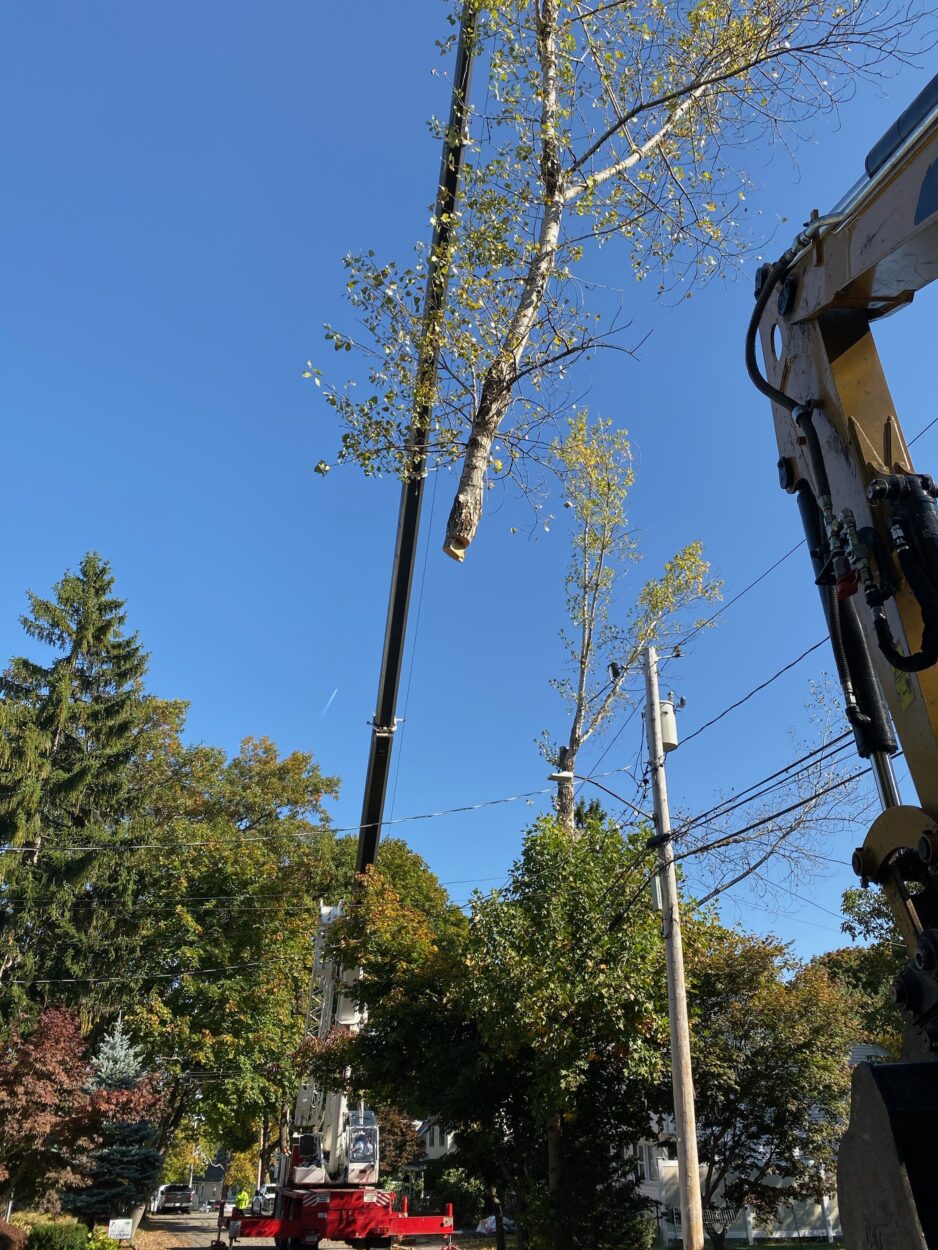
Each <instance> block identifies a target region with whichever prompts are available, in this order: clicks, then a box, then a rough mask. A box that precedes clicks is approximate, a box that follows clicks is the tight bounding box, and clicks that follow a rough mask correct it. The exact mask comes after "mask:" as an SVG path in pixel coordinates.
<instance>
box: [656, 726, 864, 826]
mask: <svg viewBox="0 0 938 1250" xmlns="http://www.w3.org/2000/svg"><path fill="white" fill-rule="evenodd" d="M852 737H853V731H852V730H847V732H846V733H844V734H841V735H840V737H838V738H834V739H833V741H831V742H825V743H823V744H822V745H821V746H819V747H815V749H814V750H813V751H808V752H807V753H806V754H805V755H802V756H801V757H800V759H797V760H792V762H791V763H790V764H786V765H785V767H784V768H780V769H778V771H777V772H774V773H769V775H768V776H767V777H763V778H762V780H761V781H756V782H754V783H753V784H752V785H751V786H746V787H745V789H743V790H739V791H737V792H736V794H731V795H729V796H728V798H726V799H724V800H723V802H722V803H717V804H716V806H715V807H711V808H710V809H709V810H708V811H705V812H701V813H700V814H699V815H697V816H693V817H690V818H689V819H688V820H687V821H685V822H684V823H683V824H682V825H680V826H679V827H678V829H677V830H676V832H677V833H683V832H685V831H686V830H688V829H691V828H694V827H695V826H697V825H702V824H703V823H704V822H705V821H707V820H710V819H714V818H717V817H723V816H727V815H729V813H730V812H733V811H736V809H737V808H739V807H746V806H748V805H749V804H750V803H754V802H755V801H756V799H761V798H765V796H766V795H767V794H771V793H772V791H773V790H779V789H782V788H783V787H785V786H787V785H789V784H790V783H791V782H792V781H795V780H796V779H797V778H798V777H800V776H802V775H803V774H804V773H806V772H809V771H810V769H811V768H813V767H814V766H815V765H817V764H820V763H822V762H824V761H825V760H828V759H831V758H833V756H835V755H838V754H839V753H840V752H841V751H843V750H844V748H845V747H846V746H847V745H848V743H847V742H846V739H847V738H852ZM805 761H808V763H807V764H805ZM798 765H804V767H801V768H799V767H798ZM793 769H797V771H794V772H793V771H792V770H793ZM776 778H780V780H777V781H776V780H775V779H776ZM769 782H774V784H772V785H768V784H767V783H769ZM762 786H764V787H765V789H760V787H762ZM753 791H755V793H752V792H753ZM747 794H748V795H749V797H748V798H743V795H747ZM733 800H736V801H735V802H734V801H733Z"/></svg>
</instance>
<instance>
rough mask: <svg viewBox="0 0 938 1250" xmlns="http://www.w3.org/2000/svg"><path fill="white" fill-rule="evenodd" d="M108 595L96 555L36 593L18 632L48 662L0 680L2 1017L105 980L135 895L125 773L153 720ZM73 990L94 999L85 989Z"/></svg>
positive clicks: (137, 656) (15, 668)
mask: <svg viewBox="0 0 938 1250" xmlns="http://www.w3.org/2000/svg"><path fill="white" fill-rule="evenodd" d="M113 588H114V578H113V576H112V574H111V571H110V568H109V566H108V564H107V563H106V561H104V560H103V559H102V558H101V557H100V556H99V555H97V554H96V553H93V552H92V553H90V554H88V555H86V556H85V557H84V558H83V560H82V561H81V563H80V565H79V567H78V570H77V572H72V571H68V572H66V574H65V576H64V577H63V578H62V580H61V581H60V582H58V583H57V584H56V585H55V587H54V588H53V594H52V596H51V597H49V598H43V597H41V596H40V595H37V594H33V593H32V592H30V593H29V612H28V614H26V615H24V616H23V617H22V618H21V623H22V625H23V628H24V630H25V631H26V634H27V635H28V636H29V638H30V639H31V640H33V641H34V642H35V643H38V644H41V646H43V647H45V648H48V649H50V650H51V651H52V656H51V657H49V658H48V659H45V657H42V656H40V658H38V659H37V658H32V657H27V656H17V657H15V658H14V659H12V660H11V661H10V663H9V665H8V666H7V669H6V671H5V672H3V674H2V675H0V845H2V846H4V847H6V848H8V849H9V851H10V852H11V853H9V854H7V855H6V856H4V861H5V863H4V868H5V880H4V891H3V901H4V904H5V906H4V907H3V909H2V911H0V981H2V982H3V983H4V998H5V1000H6V1001H5V1003H4V1004H3V1005H4V1006H5V1007H6V1008H7V1011H9V1010H10V1007H11V1003H12V1002H13V1001H15V1000H16V999H17V998H22V996H23V995H24V994H28V996H29V997H32V998H34V999H39V1000H40V1001H41V1000H43V999H44V998H45V997H46V993H45V990H44V989H43V988H42V987H41V985H40V984H39V983H40V982H41V981H42V980H43V979H46V978H63V977H81V976H83V975H88V973H89V970H91V969H94V971H95V972H96V973H98V974H102V973H106V972H107V970H108V966H109V965H110V966H111V967H113V966H114V960H115V957H117V956H118V954H119V952H120V943H121V938H122V930H121V924H120V921H121V917H122V916H125V915H126V913H125V910H124V908H123V906H115V905H114V904H115V903H122V902H123V901H125V900H126V899H128V898H130V897H131V896H132V888H131V886H132V877H133V872H134V862H133V860H128V859H127V857H126V856H123V857H122V856H121V854H120V851H119V844H120V840H121V831H122V828H123V827H124V826H125V825H126V822H127V820H128V817H129V816H130V815H131V813H132V810H133V803H134V797H133V795H132V794H131V793H130V791H129V778H130V769H129V765H130V762H131V760H132V758H133V755H134V752H135V750H136V746H137V738H138V734H139V730H140V727H141V724H142V723H143V720H144V717H145V709H146V701H145V700H144V698H143V693H142V679H143V675H144V673H145V671H146V663H147V657H146V655H145V653H144V652H143V650H142V648H141V645H140V642H139V639H138V638H137V635H136V634H130V635H128V634H126V633H125V624H126V614H125V612H124V603H123V601H122V600H121V599H119V598H117V597H116V596H115V595H114V593H113ZM43 660H45V662H43ZM76 847H91V848H92V849H91V850H90V851H78V852H77V851H76V850H75V849H74V848H76ZM14 983H19V984H18V985H16V984H14ZM57 988H58V987H57ZM73 990H74V992H75V998H76V999H79V998H80V999H82V1001H85V994H86V990H87V987H86V986H81V985H77V986H74V987H73ZM66 992H67V991H66ZM57 997H58V998H59V1000H60V1001H61V998H62V997H63V995H61V994H60V995H58V996H57ZM0 1001H2V1000H0Z"/></svg>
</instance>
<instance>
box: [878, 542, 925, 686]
mask: <svg viewBox="0 0 938 1250" xmlns="http://www.w3.org/2000/svg"><path fill="white" fill-rule="evenodd" d="M898 557H899V565H900V567H901V569H902V573H903V575H904V577H905V579H906V581H907V582H908V583H909V589H910V590H911V591H912V594H913V595H914V596H915V598H916V599H917V600H918V605H919V608H920V609H921V612H922V626H923V628H922V646H921V650H919V651H916V652H915V653H914V654H912V655H903V654H902V652H901V651H900V650H899V648H898V646H897V645H896V640H895V638H893V636H892V630H891V629H890V628H889V622H888V621H887V619H886V615H885V613H884V612H883V611H882V610H881V609H880V611H879V612H878V613H877V615H876V618H875V620H874V622H873V625H874V628H875V630H876V641H877V642H878V643H879V649H880V651H882V653H883V655H884V656H885V657H886V659H887V660H888V661H889V663H890V664H891V665H892V666H893V668H897V669H899V671H900V672H902V673H921V672H922V671H923V670H924V669H926V668H931V667H932V665H933V664H938V595H936V593H935V589H934V587H933V586H932V584H931V580H930V579H929V577H928V575H927V573H926V571H925V570H924V569H923V568H922V566H921V564H920V563H919V561H918V558H917V556H916V555H915V553H914V552H913V551H912V549H911V548H909V547H906V548H905V549H904V550H902V551H900V552H899V553H898Z"/></svg>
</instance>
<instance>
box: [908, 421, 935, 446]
mask: <svg viewBox="0 0 938 1250" xmlns="http://www.w3.org/2000/svg"><path fill="white" fill-rule="evenodd" d="M933 425H938V417H932V419H931V421H929V423H928V425H926V426H925V428H924V429H923V430H919V432H918V433H917V434H916V435H915V437H914V438H910V439H909V441H908V443H907V444H906V446H907V447H911V446H912V444H913V443H917V442H918V440H919V439H920V438H921V437H922V435H923V434H927V433H928V431H929V430H930V429H931V428H932V426H933Z"/></svg>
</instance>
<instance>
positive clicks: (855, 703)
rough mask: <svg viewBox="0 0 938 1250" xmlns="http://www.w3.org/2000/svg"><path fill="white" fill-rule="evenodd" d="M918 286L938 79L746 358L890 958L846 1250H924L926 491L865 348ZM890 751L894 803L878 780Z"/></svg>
mask: <svg viewBox="0 0 938 1250" xmlns="http://www.w3.org/2000/svg"><path fill="white" fill-rule="evenodd" d="M936 278H938V76H936V77H935V78H934V79H933V80H932V81H931V82H930V83H929V84H928V86H927V87H926V88H925V89H924V91H922V92H921V94H920V95H919V96H918V97H917V98H916V100H915V101H913V103H912V104H911V105H910V107H909V108H908V109H906V111H905V112H904V113H903V114H902V116H901V117H900V118H899V119H898V120H897V121H896V122H895V124H894V125H893V126H892V127H890V129H889V131H887V133H886V134H885V135H884V136H883V137H882V139H880V141H879V142H878V143H877V144H876V145H875V146H874V147H873V148H872V149H871V150H870V153H869V155H868V156H867V159H866V167H865V173H864V176H863V177H862V178H861V179H860V181H859V182H858V183H857V184H856V185H855V186H854V187H853V188H852V189H851V191H850V192H849V193H848V194H847V196H845V197H844V199H843V200H842V201H841V202H840V204H838V205H837V206H836V207H835V208H834V209H833V210H832V211H831V212H830V213H827V214H825V215H823V216H821V215H819V214H818V213H814V214H813V216H812V218H811V220H810V221H808V222H807V223H806V224H805V228H804V230H803V231H802V232H801V233H800V234H799V235H798V237H797V238H796V240H795V241H794V243H793V245H792V246H791V247H790V248H789V249H788V251H787V252H785V253H784V255H782V256H781V257H779V259H778V260H777V261H776V262H775V263H774V264H772V265H765V266H763V267H762V269H761V270H760V271H759V275H758V278H757V282H756V306H755V310H754V312H753V316H752V319H751V321H750V325H749V331H748V334H747V339H746V364H747V368H748V370H749V373H750V376H751V377H752V380H753V382H754V383H755V384H756V386H757V387H758V388H759V389H760V390H761V391H762V392H763V393H764V394H765V395H766V396H767V397H768V398H769V399H770V400H771V401H772V413H773V418H774V422H775V432H776V438H777V442H778V450H779V460H778V476H779V484H780V485H781V487H782V488H783V489H784V490H786V491H787V492H788V493H789V494H791V495H794V496H795V497H796V499H797V502H798V507H799V511H800V514H801V520H802V524H803V526H804V530H805V537H806V540H807V546H808V550H809V553H810V556H811V561H812V567H813V572H814V580H815V582H816V584H817V586H818V590H819V593H820V597H821V602H822V608H823V611H824V615H825V618H826V621H827V625H828V630H829V633H830V638H831V646H832V650H833V653H834V660H835V663H836V667H837V672H838V677H839V679H840V683H841V687H842V689H843V698H844V707H845V713H846V717H847V720H848V723H849V724H850V727H851V728H852V730H853V734H854V738H855V741H856V746H857V750H858V752H859V754H860V755H861V756H862V757H863V758H865V759H868V760H869V761H870V764H871V768H872V771H873V775H874V777H875V780H876V784H877V790H878V793H879V799H880V805H881V808H882V811H881V813H880V815H879V816H878V817H877V818H876V820H875V821H874V822H873V825H872V827H871V829H870V830H869V833H868V834H867V837H866V839H865V841H864V843H863V845H862V846H861V847H859V848H858V849H857V851H856V853H855V855H854V859H853V866H854V869H855V871H856V873H857V875H858V876H859V877H860V879H861V881H862V882H863V884H864V885H865V886H866V885H875V886H878V887H880V888H882V889H883V890H884V891H885V893H886V895H887V897H888V900H889V903H890V906H891V908H892V911H893V913H894V915H895V918H896V923H897V925H898V928H899V930H900V932H901V933H902V935H903V938H904V940H905V942H906V945H907V947H908V951H909V962H908V964H907V965H906V967H905V969H904V970H903V971H902V973H901V974H900V976H899V977H898V978H897V979H896V982H895V985H894V987H893V997H894V999H895V1002H896V1005H897V1007H898V1009H899V1010H900V1011H901V1012H902V1014H903V1017H904V1019H905V1022H906V1060H907V1061H906V1062H903V1063H899V1064H887V1065H876V1066H871V1065H869V1064H861V1065H860V1066H859V1068H857V1070H856V1071H855V1072H854V1077H853V1097H852V1105H851V1118H850V1127H849V1129H848V1131H847V1134H846V1136H845V1138H844V1142H843V1144H842V1146H841V1152H840V1164H839V1171H838V1191H839V1199H840V1210H841V1219H842V1223H843V1226H844V1233H845V1237H846V1245H847V1247H848V1250H861V1248H862V1250H868V1248H869V1250H892V1248H893V1247H895V1250H938V1187H936V1186H935V1185H934V1182H933V1177H932V1172H933V1164H932V1162H931V1161H932V1160H933V1158H934V1141H935V1131H936V1125H938V1063H935V1062H934V1060H935V1057H936V1052H938V508H936V502H935V501H936V498H938V487H936V485H935V483H934V482H933V481H932V479H931V477H929V476H928V475H927V474H925V473H922V472H920V471H917V470H916V468H915V466H914V464H913V461H912V457H911V455H910V453H909V448H908V444H907V442H906V439H905V437H904V435H903V432H902V426H901V424H900V421H899V418H898V415H897V413H896V410H895V406H894V404H893V401H892V398H891V396H890V393H889V387H888V385H887V382H886V377H885V374H884V372H883V368H882V364H881V362H880V358H879V354H878V352H877V350H876V346H875V343H874V340H873V325H874V323H875V321H876V320H877V319H878V318H880V317H883V316H885V315H887V314H889V313H892V312H895V311H897V310H899V309H903V308H905V307H906V306H908V305H910V304H911V303H912V301H913V299H914V297H915V294H916V292H918V291H919V290H921V289H922V287H924V286H926V285H927V284H928V283H930V282H932V281H933V280H934V279H936ZM757 340H758V341H759V343H760V344H761V349H762V360H763V362H764V372H763V367H761V366H760V363H759V361H758V359H757V355H756V343H757ZM900 749H901V751H902V752H903V754H904V757H905V763H906V766H907V768H908V771H909V775H910V779H911V783H912V786H913V787H914V790H915V794H914V796H910V798H911V799H912V801H911V802H907V803H903V802H902V799H901V797H900V794H899V790H898V786H897V784H896V781H895V777H894V775H893V770H892V765H891V759H892V757H893V756H894V755H895V754H896V752H897V751H898V750H900Z"/></svg>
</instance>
